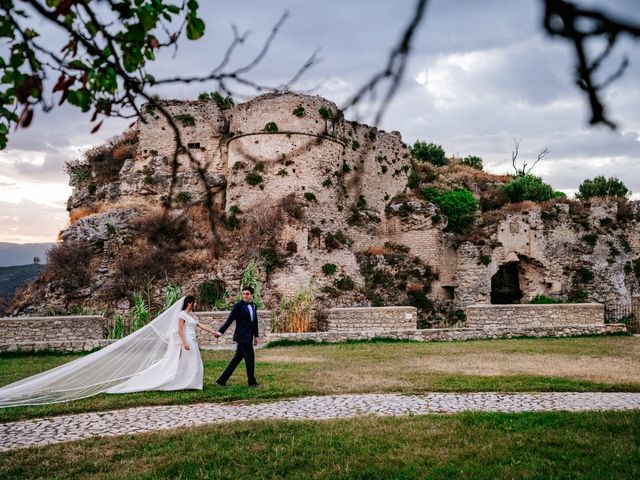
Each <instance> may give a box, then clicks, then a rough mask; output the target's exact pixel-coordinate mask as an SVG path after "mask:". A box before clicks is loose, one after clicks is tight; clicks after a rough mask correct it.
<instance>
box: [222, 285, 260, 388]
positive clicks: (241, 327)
mask: <svg viewBox="0 0 640 480" xmlns="http://www.w3.org/2000/svg"><path fill="white" fill-rule="evenodd" d="M252 298H253V288H251V287H244V288H243V289H242V300H240V301H239V302H238V303H236V304H235V305H234V306H233V308H232V309H231V313H230V314H229V318H227V321H226V322H224V325H222V327H220V329H219V330H218V331H217V332H216V337H219V336H220V335H222V334H223V333H224V332H225V331H226V330H227V328H229V326H230V325H231V324H232V323H233V322H234V321H235V322H236V330H235V332H233V340H234V342H236V343H237V344H238V348H237V349H236V354H235V355H234V356H233V358H232V359H231V361H230V362H229V365H228V366H227V368H226V369H225V371H224V372H222V375H220V377H219V378H218V379H217V380H216V383H217V384H218V385H220V386H222V387H224V386H225V385H226V384H227V380H229V377H230V376H231V374H232V373H233V371H234V370H235V369H236V367H237V366H238V364H239V363H240V362H241V361H242V359H243V358H244V364H245V366H246V367H247V380H248V381H249V386H250V387H257V386H258V382H256V377H255V373H254V372H255V359H254V355H253V347H254V346H256V345H258V309H257V308H256V304H255V303H253V302H252V301H251V300H252Z"/></svg>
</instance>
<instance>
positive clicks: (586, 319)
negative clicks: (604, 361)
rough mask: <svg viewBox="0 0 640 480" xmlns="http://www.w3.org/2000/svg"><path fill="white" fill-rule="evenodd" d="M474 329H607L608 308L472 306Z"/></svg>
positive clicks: (470, 315) (469, 314)
mask: <svg viewBox="0 0 640 480" xmlns="http://www.w3.org/2000/svg"><path fill="white" fill-rule="evenodd" d="M465 312H466V315H467V326H468V327H470V328H482V329H495V328H521V329H525V328H546V327H567V326H580V325H587V326H593V325H604V305H602V304H600V303H573V304H550V305H525V304H521V305H470V306H468V307H467V308H466V311H465Z"/></svg>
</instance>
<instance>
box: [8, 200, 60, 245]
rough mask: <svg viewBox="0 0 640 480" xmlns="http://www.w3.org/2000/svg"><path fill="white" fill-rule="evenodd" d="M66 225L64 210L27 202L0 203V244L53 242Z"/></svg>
mask: <svg viewBox="0 0 640 480" xmlns="http://www.w3.org/2000/svg"><path fill="white" fill-rule="evenodd" d="M67 223H68V214H67V212H66V210H65V209H64V208H61V207H58V208H55V207H51V206H48V205H43V204H40V203H36V202H31V201H28V200H23V201H21V202H20V203H9V202H5V201H0V224H2V230H0V242H11V243H27V242H54V241H55V240H56V237H57V235H58V232H59V231H60V230H61V229H62V228H64V227H65V225H66V224H67Z"/></svg>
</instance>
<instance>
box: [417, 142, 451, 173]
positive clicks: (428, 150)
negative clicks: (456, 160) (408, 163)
mask: <svg viewBox="0 0 640 480" xmlns="http://www.w3.org/2000/svg"><path fill="white" fill-rule="evenodd" d="M410 150H411V156H412V157H413V158H414V159H415V160H418V161H421V162H428V163H430V164H432V165H435V166H437V167H441V166H443V165H446V164H447V159H446V157H445V156H444V149H443V148H442V147H441V146H440V145H436V144H435V143H426V142H423V141H420V140H418V141H417V142H415V143H414V144H413V145H412V146H411V148H410Z"/></svg>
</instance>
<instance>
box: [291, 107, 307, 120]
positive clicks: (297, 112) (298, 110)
mask: <svg viewBox="0 0 640 480" xmlns="http://www.w3.org/2000/svg"><path fill="white" fill-rule="evenodd" d="M291 113H293V114H294V115H295V116H296V117H298V118H302V117H304V114H305V110H304V107H303V106H302V105H298V106H297V107H296V108H294V109H293V112H291Z"/></svg>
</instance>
